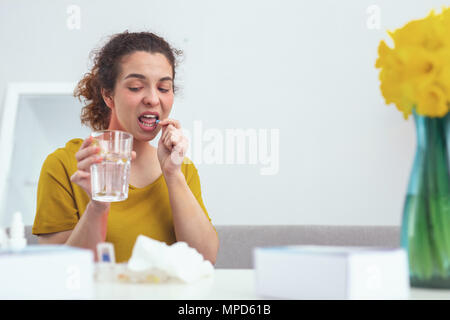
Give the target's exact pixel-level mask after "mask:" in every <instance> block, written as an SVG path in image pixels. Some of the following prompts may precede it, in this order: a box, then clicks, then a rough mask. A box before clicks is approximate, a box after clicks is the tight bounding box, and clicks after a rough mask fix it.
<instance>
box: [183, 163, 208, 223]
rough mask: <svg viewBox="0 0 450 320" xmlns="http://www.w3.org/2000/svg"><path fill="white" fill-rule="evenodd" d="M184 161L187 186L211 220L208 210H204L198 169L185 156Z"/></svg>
mask: <svg viewBox="0 0 450 320" xmlns="http://www.w3.org/2000/svg"><path fill="white" fill-rule="evenodd" d="M184 163H186V166H187V169H186V182H187V184H188V186H189V188H190V189H191V192H192V194H193V195H194V197H195V198H196V199H197V201H198V203H199V204H200V207H202V209H203V211H204V212H205V215H206V217H207V218H208V220H209V221H210V222H211V218H210V217H209V214H208V211H207V210H206V206H205V204H204V202H203V198H202V190H201V185H200V176H199V174H198V170H197V168H196V167H195V165H194V163H193V162H192V161H191V160H190V159H189V158H185V161H184Z"/></svg>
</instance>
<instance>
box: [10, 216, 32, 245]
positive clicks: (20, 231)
mask: <svg viewBox="0 0 450 320" xmlns="http://www.w3.org/2000/svg"><path fill="white" fill-rule="evenodd" d="M26 245H27V239H26V238H25V226H24V224H23V221H22V214H21V213H20V212H19V211H17V212H14V215H13V218H12V223H11V227H10V229H9V241H8V247H9V250H11V251H12V252H18V251H21V250H23V249H24V248H25V247H26Z"/></svg>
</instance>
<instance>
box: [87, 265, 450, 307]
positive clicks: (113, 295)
mask: <svg viewBox="0 0 450 320" xmlns="http://www.w3.org/2000/svg"><path fill="white" fill-rule="evenodd" d="M95 298H96V299H136V300H138V299H148V300H172V299H174V300H259V299H261V300H262V299H265V297H260V296H257V295H256V292H255V274H254V270H253V269H216V270H215V273H214V276H213V277H209V278H203V279H201V280H199V281H197V282H195V283H193V284H183V283H174V282H172V283H159V284H158V283H155V284H154V283H150V284H149V283H145V284H144V283H120V282H96V284H95ZM270 299H273V298H270ZM410 299H413V300H416V299H419V300H428V299H437V300H450V290H440V289H416V288H411V291H410Z"/></svg>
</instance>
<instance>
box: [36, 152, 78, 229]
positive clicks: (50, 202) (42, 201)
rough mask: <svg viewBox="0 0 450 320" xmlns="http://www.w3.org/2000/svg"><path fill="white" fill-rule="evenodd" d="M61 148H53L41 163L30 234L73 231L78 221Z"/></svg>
mask: <svg viewBox="0 0 450 320" xmlns="http://www.w3.org/2000/svg"><path fill="white" fill-rule="evenodd" d="M64 156H65V154H64V151H63V150H56V151H55V152H53V153H52V154H50V155H49V156H48V157H47V158H46V159H45V161H44V164H43V165H42V169H41V173H40V176H39V183H38V189H37V206H36V216H35V219H34V224H33V229H32V232H33V234H45V233H53V232H60V231H66V230H72V229H73V228H74V227H75V225H76V224H77V222H78V220H79V213H78V210H77V206H76V204H75V200H74V196H73V190H72V186H71V182H70V177H69V174H68V172H67V169H66V166H65V165H64V161H63V160H64Z"/></svg>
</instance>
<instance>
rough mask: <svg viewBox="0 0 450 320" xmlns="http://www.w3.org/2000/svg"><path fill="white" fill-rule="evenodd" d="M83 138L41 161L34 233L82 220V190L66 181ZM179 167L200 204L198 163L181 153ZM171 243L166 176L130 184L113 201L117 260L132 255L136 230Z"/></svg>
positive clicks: (111, 230)
mask: <svg viewBox="0 0 450 320" xmlns="http://www.w3.org/2000/svg"><path fill="white" fill-rule="evenodd" d="M82 142H83V140H81V139H73V140H70V141H69V142H67V143H66V146H65V148H59V149H57V150H56V151H55V152H53V153H51V154H50V155H49V156H48V157H47V159H46V160H45V161H44V164H43V165H42V169H41V174H40V177H39V184H38V190H37V209H36V217H35V219H34V224H33V229H32V232H33V234H46V233H53V232H60V231H66V230H72V229H73V228H74V227H75V225H76V224H77V222H78V221H79V220H80V218H81V216H82V215H83V213H84V211H85V210H86V206H87V205H88V203H89V201H90V199H89V197H88V195H87V194H86V192H85V191H84V190H83V189H82V188H81V187H79V186H78V185H76V184H74V183H72V182H71V181H70V177H71V176H72V175H73V174H74V173H75V172H76V171H77V160H76V158H75V153H76V152H77V151H78V150H79V148H80V147H81V144H82ZM181 171H182V172H183V174H184V176H185V177H186V182H187V184H188V186H189V188H190V190H191V191H192V193H193V195H194V196H195V198H196V199H197V200H198V203H199V204H200V206H201V207H202V209H203V211H204V212H205V215H206V217H207V218H208V219H209V221H211V219H210V218H209V215H208V212H207V211H206V208H205V205H204V204H203V200H202V195H201V189H200V178H199V175H198V172H197V169H196V167H195V166H194V164H193V163H192V161H190V159H189V158H187V157H185V159H184V161H183V163H182V164H181ZM140 234H143V235H146V236H148V237H150V238H153V239H156V240H159V241H164V242H166V243H167V244H169V245H170V244H172V243H174V242H175V241H176V238H175V231H174V225H173V219H172V209H171V206H170V202H169V193H168V189H167V185H166V182H165V179H164V176H163V175H161V176H160V177H159V178H158V179H157V180H155V181H154V182H153V183H151V184H150V185H148V186H146V187H144V188H136V187H134V186H132V185H130V186H129V191H128V199H126V200H124V201H121V202H113V203H111V207H110V211H109V214H108V227H107V233H106V241H107V242H112V243H113V244H114V248H115V254H116V260H117V262H124V261H127V260H128V259H129V258H130V256H131V251H132V249H133V246H134V243H135V241H136V238H137V236H138V235H140Z"/></svg>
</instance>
